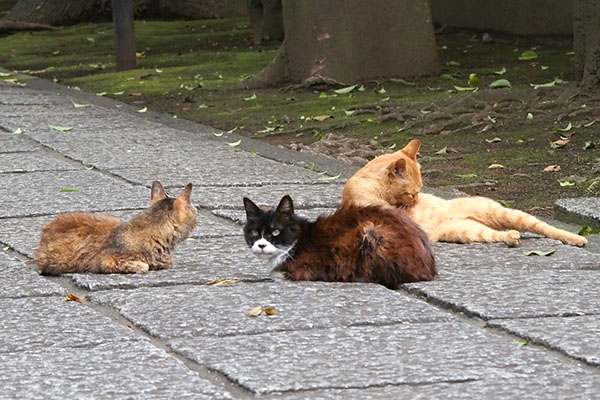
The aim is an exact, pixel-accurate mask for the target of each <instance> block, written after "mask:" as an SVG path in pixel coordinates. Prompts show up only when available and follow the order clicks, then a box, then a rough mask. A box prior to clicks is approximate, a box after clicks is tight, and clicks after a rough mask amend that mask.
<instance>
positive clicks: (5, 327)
mask: <svg viewBox="0 0 600 400" xmlns="http://www.w3.org/2000/svg"><path fill="white" fill-rule="evenodd" d="M63 298H64V297H37V298H22V299H0V309H1V310H2V318H1V319H0V353H14V352H21V351H37V350H50V349H56V351H59V349H67V348H71V349H75V348H82V347H92V346H96V345H99V344H101V343H108V342H135V341H141V340H143V341H147V339H144V338H142V337H141V336H139V335H135V334H133V333H132V332H131V329H129V328H126V327H124V326H122V325H119V324H117V323H116V322H114V321H113V320H111V319H110V318H109V317H107V316H104V315H102V314H100V313H98V312H97V311H94V310H92V309H91V308H89V307H87V306H86V305H84V304H81V303H78V302H76V301H63ZM15 338H18V340H15Z"/></svg>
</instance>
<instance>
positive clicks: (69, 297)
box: [62, 293, 81, 303]
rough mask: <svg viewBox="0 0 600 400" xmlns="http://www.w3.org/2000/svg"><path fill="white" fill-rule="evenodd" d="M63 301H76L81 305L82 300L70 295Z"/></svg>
mask: <svg viewBox="0 0 600 400" xmlns="http://www.w3.org/2000/svg"><path fill="white" fill-rule="evenodd" d="M62 301H76V302H78V303H81V299H80V298H79V297H77V296H75V295H74V294H73V293H71V294H68V295H67V296H66V297H65V298H64V299H62Z"/></svg>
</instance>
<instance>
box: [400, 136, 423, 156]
mask: <svg viewBox="0 0 600 400" xmlns="http://www.w3.org/2000/svg"><path fill="white" fill-rule="evenodd" d="M420 148H421V142H420V141H419V140H418V139H413V140H411V141H410V142H408V144H407V145H406V146H404V148H403V149H402V152H404V154H406V155H407V156H409V157H410V158H412V159H413V160H416V159H417V153H418V152H419V149H420Z"/></svg>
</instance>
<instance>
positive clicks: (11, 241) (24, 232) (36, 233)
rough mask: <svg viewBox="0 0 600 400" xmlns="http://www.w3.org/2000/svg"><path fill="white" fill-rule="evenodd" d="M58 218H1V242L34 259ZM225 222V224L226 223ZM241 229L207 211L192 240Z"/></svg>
mask: <svg viewBox="0 0 600 400" xmlns="http://www.w3.org/2000/svg"><path fill="white" fill-rule="evenodd" d="M141 211H142V209H140V210H127V211H112V212H111V211H109V212H102V213H98V214H103V215H111V216H114V217H117V218H120V219H122V220H124V221H127V220H130V219H132V218H133V217H135V216H136V215H137V214H139V213H140V212H141ZM55 217H56V216H55V215H46V216H42V217H17V218H0V242H2V243H5V244H6V245H8V246H10V247H11V248H13V249H15V250H17V251H18V252H19V253H21V254H25V255H27V256H28V257H33V255H34V253H35V250H36V249H37V246H38V243H39V240H40V236H41V234H42V228H43V227H44V226H45V225H46V224H47V223H49V222H51V221H52V220H53V219H54V218H55ZM224 222H225V223H224ZM241 233H242V231H241V228H239V227H237V226H235V225H233V224H230V223H227V221H223V220H221V219H220V218H216V217H214V216H212V215H210V214H208V212H206V211H201V212H200V218H199V219H198V226H197V227H196V229H194V231H193V232H192V235H191V237H192V238H197V239H200V238H210V237H222V236H239V235H241Z"/></svg>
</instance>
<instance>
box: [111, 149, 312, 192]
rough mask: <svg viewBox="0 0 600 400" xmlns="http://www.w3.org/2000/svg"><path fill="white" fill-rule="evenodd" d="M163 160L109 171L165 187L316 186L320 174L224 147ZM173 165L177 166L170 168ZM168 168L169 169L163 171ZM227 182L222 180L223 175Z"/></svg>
mask: <svg viewBox="0 0 600 400" xmlns="http://www.w3.org/2000/svg"><path fill="white" fill-rule="evenodd" d="M161 158H162V159H163V161H158V162H156V164H153V165H148V166H146V168H140V167H143V166H144V165H143V164H137V165H136V166H134V167H131V168H126V169H120V168H119V169H111V172H112V173H114V174H116V175H119V176H122V177H123V178H125V179H127V180H130V181H132V182H139V183H142V182H146V181H148V179H158V180H160V181H161V182H164V183H165V184H166V185H167V186H175V185H178V186H181V185H185V184H186V183H187V182H194V183H197V184H199V185H205V186H246V185H264V184H270V185H273V184H290V183H292V184H294V183H317V182H319V179H320V178H322V175H319V174H317V173H316V172H313V171H310V170H307V169H305V168H302V167H296V166H293V165H287V164H282V163H278V162H275V161H271V160H268V159H266V158H262V157H260V156H256V155H252V154H250V153H246V152H240V153H236V152H235V151H232V150H230V149H227V148H225V147H222V148H218V149H215V150H214V151H212V152H210V153H208V154H207V153H201V151H200V149H198V148H196V149H193V148H189V149H188V150H187V151H185V152H184V151H183V150H180V151H178V152H176V153H171V154H168V155H167V154H163V155H162V157H161ZM175 162H177V163H178V165H173V164H174V163H175ZM164 165H168V166H169V168H164V167H163V166H164ZM224 173H225V174H227V179H223V174H224Z"/></svg>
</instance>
